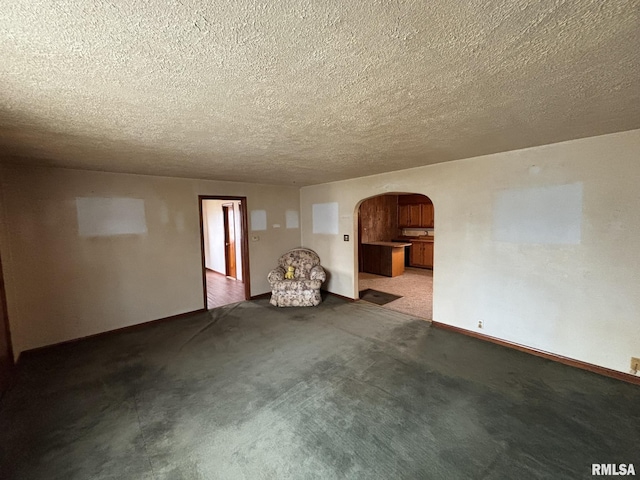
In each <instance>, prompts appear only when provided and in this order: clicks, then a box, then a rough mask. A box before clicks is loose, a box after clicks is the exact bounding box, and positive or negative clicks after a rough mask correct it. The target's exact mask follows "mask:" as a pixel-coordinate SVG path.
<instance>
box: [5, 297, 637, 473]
mask: <svg viewBox="0 0 640 480" xmlns="http://www.w3.org/2000/svg"><path fill="white" fill-rule="evenodd" d="M639 405H640V388H638V387H636V386H633V385H629V384H625V383H622V382H619V381H615V380H611V379H608V378H604V377H600V376H597V375H595V374H591V373H588V372H583V371H580V370H576V369H573V368H570V367H566V366H563V365H559V364H556V363H553V362H550V361H547V360H543V359H540V358H536V357H533V356H530V355H527V354H524V353H520V352H517V351H514V350H509V349H506V348H503V347H499V346H496V345H492V344H488V343H485V342H482V341H479V340H475V339H472V338H468V337H464V336H461V335H459V334H455V333H451V332H447V331H443V330H438V329H436V328H432V327H430V325H429V323H426V322H424V321H422V320H416V319H412V318H410V317H407V316H405V315H403V314H400V313H396V312H392V311H388V310H385V309H382V308H380V307H377V306H375V305H371V304H367V303H365V302H356V303H347V302H344V301H342V300H339V299H336V298H334V297H328V298H327V300H326V301H325V302H324V303H323V304H322V305H321V306H320V307H317V308H282V309H279V308H275V307H271V306H269V305H268V301H267V300H261V301H257V302H247V303H241V304H237V305H235V306H230V307H223V308H220V309H217V310H215V311H213V312H211V313H204V314H199V315H195V316H193V317H189V318H184V319H181V320H175V321H172V322H166V323H160V324H156V325H153V326H151V327H148V328H146V329H144V330H139V331H135V332H127V333H120V334H115V335H111V336H108V337H102V338H95V339H89V340H85V341H82V342H78V343H75V344H71V345H66V346H60V347H56V348H52V349H49V350H47V351H43V352H41V353H38V354H33V355H32V356H30V357H27V358H25V361H24V362H23V364H22V368H21V372H20V377H19V380H18V383H17V386H16V387H15V388H14V389H12V390H11V391H10V392H9V393H8V394H7V395H5V397H4V398H3V400H2V403H1V404H0V478H2V479H65V480H70V479H83V480H85V479H217V478H221V479H243V478H246V479H260V478H265V479H266V478H268V479H287V478H291V479H341V478H345V479H346V478H348V479H352V478H356V479H385V480H388V479H398V478H407V479H414V478H415V479H439V478H443V479H456V478H469V479H482V478H484V479H516V478H517V479H521V478H522V479H524V478H553V479H563V478H566V479H569V478H570V479H575V478H591V474H590V472H591V464H592V463H594V462H598V463H634V462H635V465H636V469H638V467H640V455H639V453H638V445H639V444H640V408H639V407H638V406H639Z"/></svg>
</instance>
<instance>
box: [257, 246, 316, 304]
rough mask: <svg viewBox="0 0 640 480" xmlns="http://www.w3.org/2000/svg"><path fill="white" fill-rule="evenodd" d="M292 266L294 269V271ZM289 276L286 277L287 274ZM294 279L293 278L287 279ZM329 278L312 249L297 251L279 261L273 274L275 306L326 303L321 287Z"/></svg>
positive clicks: (273, 299)
mask: <svg viewBox="0 0 640 480" xmlns="http://www.w3.org/2000/svg"><path fill="white" fill-rule="evenodd" d="M290 267H293V272H291V269H290ZM288 271H289V272H290V274H289V275H286V273H287V272H288ZM285 276H293V278H285ZM326 279H327V274H326V273H325V271H324V269H323V268H322V266H320V257H318V254H317V253H316V252H314V251H313V250H309V249H308V248H302V247H301V248H294V249H293V250H289V251H288V252H287V253H285V254H284V255H282V256H281V257H280V258H279V259H278V266H277V267H276V268H274V269H273V270H271V272H269V283H270V284H271V305H275V306H276V307H313V306H315V305H318V304H320V302H322V298H321V297H320V286H321V285H322V282H324V281H325V280H326Z"/></svg>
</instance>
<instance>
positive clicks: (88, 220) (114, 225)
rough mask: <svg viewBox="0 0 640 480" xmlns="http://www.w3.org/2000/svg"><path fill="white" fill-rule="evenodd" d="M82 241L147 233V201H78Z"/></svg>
mask: <svg viewBox="0 0 640 480" xmlns="http://www.w3.org/2000/svg"><path fill="white" fill-rule="evenodd" d="M76 210H77V214H78V233H79V235H80V236H81V237H104V236H113V235H139V234H142V233H147V221H146V217H145V212H144V200H141V199H139V198H103V197H76Z"/></svg>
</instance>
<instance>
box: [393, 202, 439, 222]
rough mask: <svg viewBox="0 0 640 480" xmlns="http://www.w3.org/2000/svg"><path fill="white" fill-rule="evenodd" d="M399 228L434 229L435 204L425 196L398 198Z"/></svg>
mask: <svg viewBox="0 0 640 480" xmlns="http://www.w3.org/2000/svg"><path fill="white" fill-rule="evenodd" d="M398 227H400V228H406V227H418V228H432V227H433V203H431V202H430V201H429V199H428V198H427V197H425V196H424V195H400V196H399V197H398Z"/></svg>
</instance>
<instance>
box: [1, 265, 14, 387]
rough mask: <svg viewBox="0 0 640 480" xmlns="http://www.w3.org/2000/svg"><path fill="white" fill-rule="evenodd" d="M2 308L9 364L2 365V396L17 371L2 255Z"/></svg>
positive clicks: (2, 326)
mask: <svg viewBox="0 0 640 480" xmlns="http://www.w3.org/2000/svg"><path fill="white" fill-rule="evenodd" d="M0 308H1V309H2V318H3V320H4V322H3V325H0V328H2V329H4V332H5V336H6V338H7V358H8V364H7V365H6V366H2V365H0V398H2V395H3V394H4V392H5V391H7V390H8V389H9V387H10V386H11V384H12V382H13V375H14V371H15V360H14V359H13V345H12V343H11V329H10V326H9V313H8V310H7V296H6V294H5V287H4V275H3V273H2V258H1V257H0Z"/></svg>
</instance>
